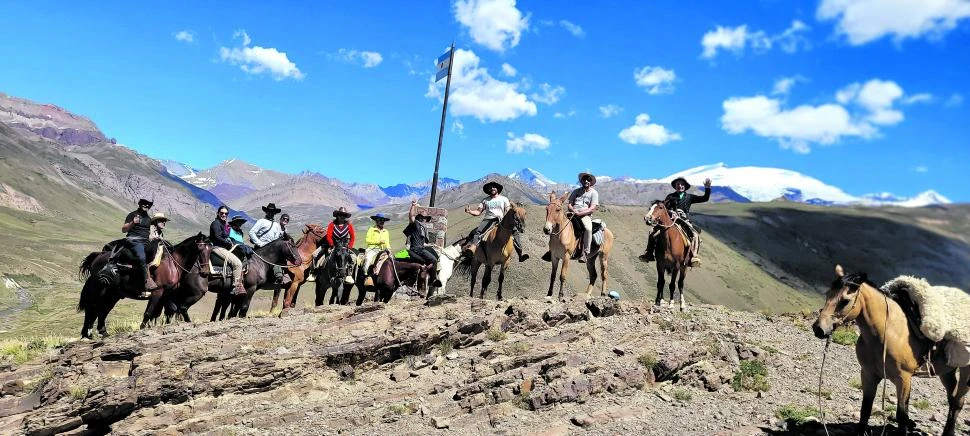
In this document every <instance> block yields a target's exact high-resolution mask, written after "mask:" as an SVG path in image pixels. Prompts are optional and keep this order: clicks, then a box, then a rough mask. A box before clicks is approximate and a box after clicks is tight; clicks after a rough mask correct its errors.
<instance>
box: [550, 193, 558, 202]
mask: <svg viewBox="0 0 970 436" xmlns="http://www.w3.org/2000/svg"><path fill="white" fill-rule="evenodd" d="M554 201H556V191H552V192H550V193H549V202H550V203H552V202H554Z"/></svg>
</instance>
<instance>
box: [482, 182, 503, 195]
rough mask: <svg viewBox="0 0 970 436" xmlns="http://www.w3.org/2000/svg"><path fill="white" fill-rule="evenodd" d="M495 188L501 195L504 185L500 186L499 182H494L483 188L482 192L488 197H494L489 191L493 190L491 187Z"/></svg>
mask: <svg viewBox="0 0 970 436" xmlns="http://www.w3.org/2000/svg"><path fill="white" fill-rule="evenodd" d="M493 186H494V187H495V189H497V190H498V193H499V194H501V193H502V185H501V184H499V183H498V182H494V181H493V182H488V183H486V184H485V186H482V191H484V192H485V193H486V194H488V195H492V193H491V192H488V189H489V188H491V187H493Z"/></svg>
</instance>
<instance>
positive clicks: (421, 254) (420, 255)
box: [408, 247, 438, 264]
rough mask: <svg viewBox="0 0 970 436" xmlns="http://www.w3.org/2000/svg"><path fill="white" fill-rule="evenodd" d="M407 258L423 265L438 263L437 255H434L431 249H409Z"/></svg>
mask: <svg viewBox="0 0 970 436" xmlns="http://www.w3.org/2000/svg"><path fill="white" fill-rule="evenodd" d="M408 256H409V257H410V258H411V259H412V260H416V261H418V262H421V263H425V264H429V263H437V262H438V253H436V252H435V251H434V250H433V249H432V248H431V247H418V248H415V247H411V248H409V249H408Z"/></svg>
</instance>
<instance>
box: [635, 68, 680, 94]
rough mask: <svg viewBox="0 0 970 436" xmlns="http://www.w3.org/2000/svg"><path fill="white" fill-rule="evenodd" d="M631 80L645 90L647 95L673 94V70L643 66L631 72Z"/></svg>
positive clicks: (674, 77)
mask: <svg viewBox="0 0 970 436" xmlns="http://www.w3.org/2000/svg"><path fill="white" fill-rule="evenodd" d="M633 79H634V80H635V81H636V82H637V85H638V86H640V87H641V88H643V89H646V90H647V93H649V94H654V95H656V94H669V93H671V92H674V81H675V80H677V74H676V73H674V70H666V69H664V68H662V67H651V66H649V65H648V66H645V67H642V68H640V69H639V70H634V71H633Z"/></svg>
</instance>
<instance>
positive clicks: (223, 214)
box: [219, 212, 229, 216]
mask: <svg viewBox="0 0 970 436" xmlns="http://www.w3.org/2000/svg"><path fill="white" fill-rule="evenodd" d="M227 215H229V212H219V216H227Z"/></svg>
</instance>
